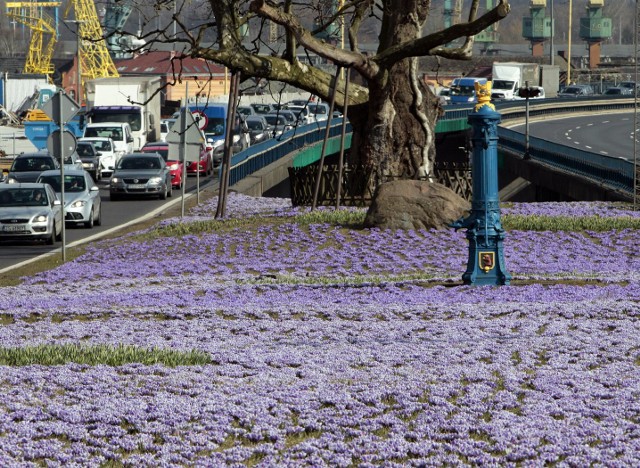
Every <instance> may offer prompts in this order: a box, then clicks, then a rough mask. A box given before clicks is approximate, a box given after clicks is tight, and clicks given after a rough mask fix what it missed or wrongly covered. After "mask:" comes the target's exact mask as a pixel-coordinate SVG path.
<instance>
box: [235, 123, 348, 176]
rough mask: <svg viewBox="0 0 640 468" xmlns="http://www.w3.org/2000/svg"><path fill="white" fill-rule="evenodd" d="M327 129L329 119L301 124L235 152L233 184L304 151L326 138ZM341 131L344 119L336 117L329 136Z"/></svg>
mask: <svg viewBox="0 0 640 468" xmlns="http://www.w3.org/2000/svg"><path fill="white" fill-rule="evenodd" d="M326 128H327V126H326V122H319V123H312V124H308V125H301V126H299V127H297V128H294V129H293V130H289V131H288V132H285V133H283V134H282V135H280V136H278V137H277V138H271V139H269V140H266V141H263V142H262V143H258V144H257V145H254V146H251V147H249V148H247V149H246V150H244V151H241V152H239V153H236V154H234V155H233V156H232V157H231V170H230V171H229V185H230V186H231V185H234V184H236V183H237V182H239V181H240V180H242V179H244V178H245V177H247V176H249V175H251V174H253V173H254V172H256V171H259V170H260V169H262V168H264V167H267V166H268V165H269V164H271V163H273V162H275V161H278V160H279V159H280V158H283V157H285V156H287V155H289V154H291V153H294V152H297V151H299V150H301V149H302V148H304V147H305V146H307V145H311V144H315V143H317V142H319V141H322V140H323V139H324V135H325V133H326ZM346 131H347V133H350V132H351V124H349V123H347V127H346ZM341 133H342V119H332V120H331V128H330V130H329V138H332V137H336V136H339V135H340V134H341Z"/></svg>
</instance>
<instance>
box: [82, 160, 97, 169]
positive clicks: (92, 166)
mask: <svg viewBox="0 0 640 468" xmlns="http://www.w3.org/2000/svg"><path fill="white" fill-rule="evenodd" d="M82 167H84V168H85V169H86V168H88V169H93V168H94V167H95V164H93V163H92V162H88V163H82Z"/></svg>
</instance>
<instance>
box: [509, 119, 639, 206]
mask: <svg viewBox="0 0 640 468" xmlns="http://www.w3.org/2000/svg"><path fill="white" fill-rule="evenodd" d="M498 136H499V140H498V148H500V149H501V150H504V149H506V150H509V151H511V152H513V153H515V154H524V152H525V135H524V134H522V133H519V132H516V131H515V130H510V129H508V128H498ZM529 156H530V158H531V160H532V161H537V162H541V163H544V164H546V165H548V166H552V167H555V168H556V169H558V170H560V171H565V172H568V173H570V174H575V175H580V176H582V177H586V178H588V179H590V180H593V181H595V182H597V183H598V184H600V185H603V186H605V187H610V188H612V189H617V190H623V191H625V192H629V193H633V163H632V162H631V161H629V160H626V159H623V158H616V157H611V156H606V155H603V154H599V153H593V152H589V151H584V150H580V149H577V148H572V147H570V146H564V145H561V144H558V143H552V142H549V141H546V140H543V139H542V138H536V137H531V136H530V137H529Z"/></svg>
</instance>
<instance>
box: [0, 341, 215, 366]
mask: <svg viewBox="0 0 640 468" xmlns="http://www.w3.org/2000/svg"><path fill="white" fill-rule="evenodd" d="M70 362H75V363H77V364H87V365H91V366H95V365H100V364H103V365H107V366H121V365H124V364H131V363H140V364H145V365H153V364H162V365H165V366H168V367H176V366H197V365H205V364H209V363H210V362H211V358H210V357H209V355H208V354H206V353H204V352H201V351H195V350H192V351H177V350H172V349H156V348H151V349H147V348H139V347H137V346H125V345H117V346H112V345H94V346H88V345H77V344H62V345H60V344H46V345H38V346H27V347H20V348H6V347H3V348H0V365H3V366H29V365H43V366H56V365H62V364H67V363H70Z"/></svg>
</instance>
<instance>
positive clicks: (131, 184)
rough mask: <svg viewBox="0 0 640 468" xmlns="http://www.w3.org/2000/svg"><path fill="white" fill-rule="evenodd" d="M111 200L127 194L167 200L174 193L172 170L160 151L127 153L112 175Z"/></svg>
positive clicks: (110, 185) (110, 184)
mask: <svg viewBox="0 0 640 468" xmlns="http://www.w3.org/2000/svg"><path fill="white" fill-rule="evenodd" d="M109 194H110V196H111V200H119V199H121V198H122V197H125V196H132V195H141V196H156V197H158V198H160V200H165V199H166V198H167V197H170V196H171V195H173V192H172V185H171V172H170V171H169V167H167V165H166V164H165V162H164V159H162V156H160V155H159V154H158V153H129V154H125V155H124V156H123V157H122V158H121V159H120V161H118V164H117V165H116V168H115V170H114V171H113V174H112V176H111V181H110V183H109Z"/></svg>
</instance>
